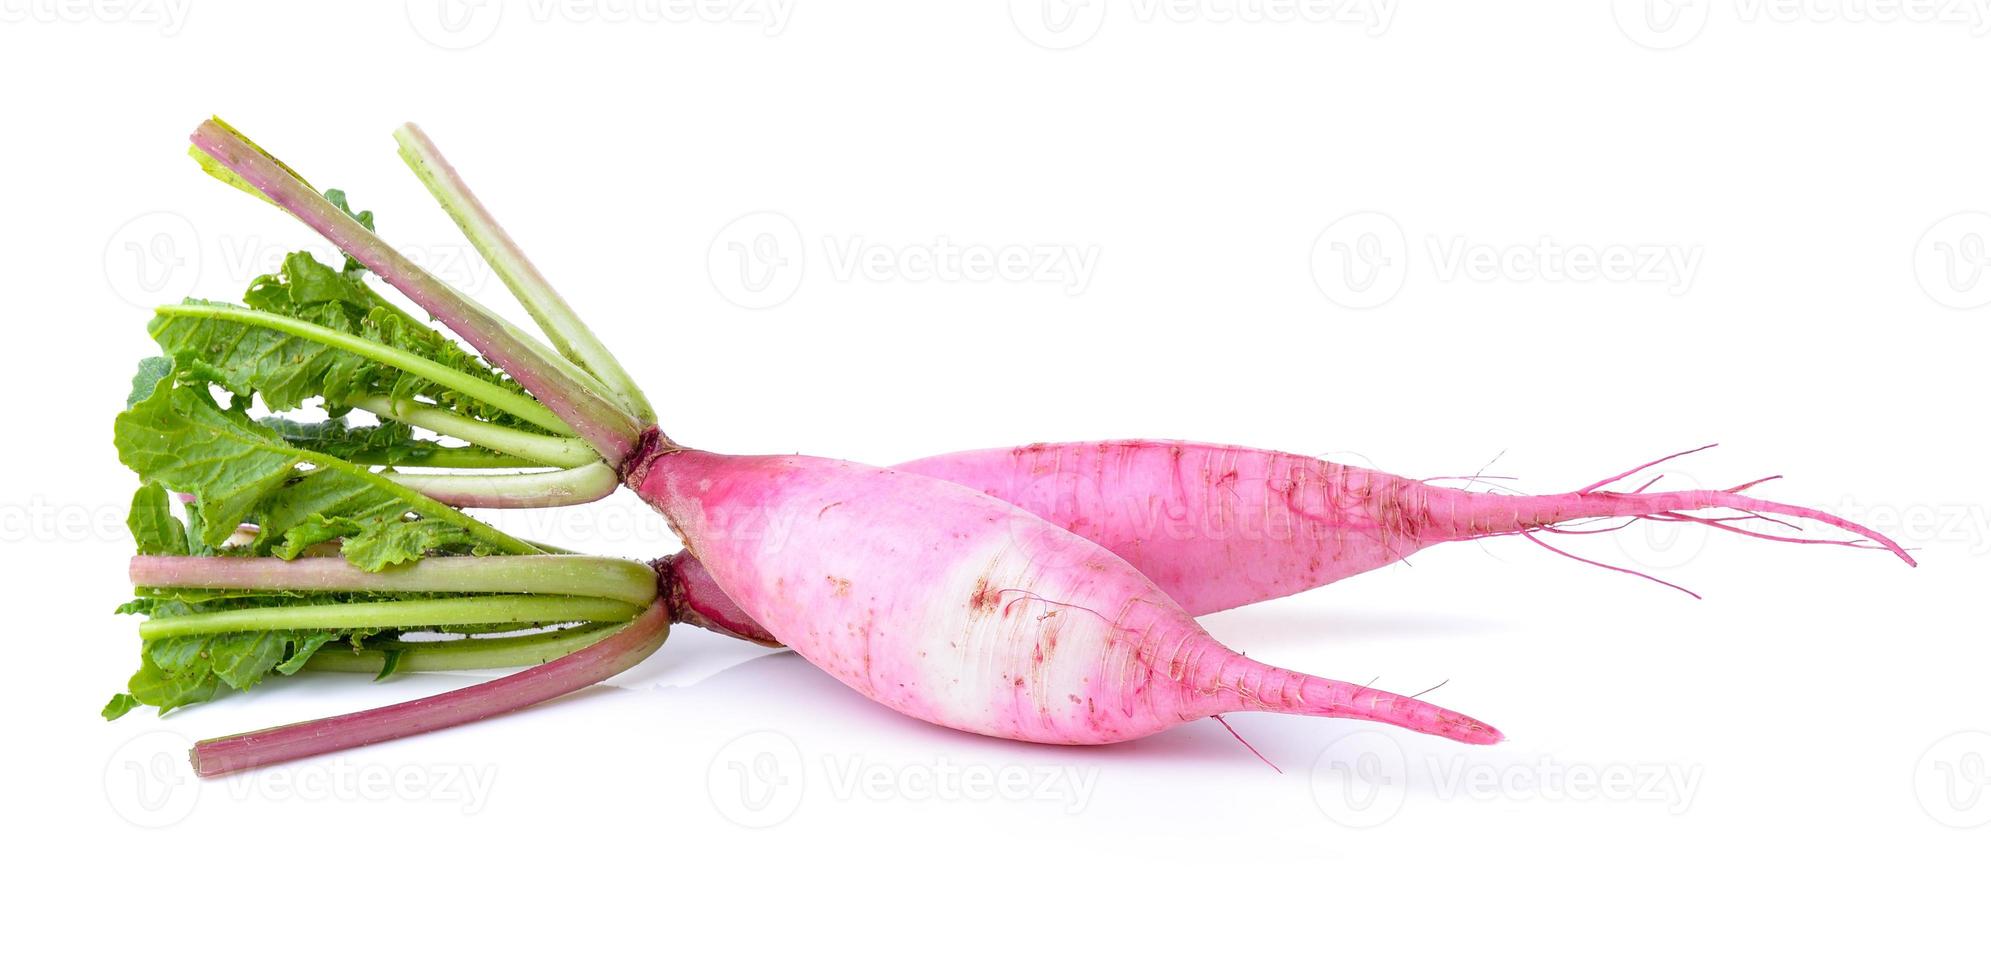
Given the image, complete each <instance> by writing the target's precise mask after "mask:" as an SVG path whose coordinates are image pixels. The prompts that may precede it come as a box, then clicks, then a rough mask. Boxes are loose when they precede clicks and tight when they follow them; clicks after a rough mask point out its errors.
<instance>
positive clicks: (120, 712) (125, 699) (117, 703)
mask: <svg viewBox="0 0 1991 980" xmlns="http://www.w3.org/2000/svg"><path fill="white" fill-rule="evenodd" d="M136 707H138V699H137V698H135V697H132V696H131V695H129V694H113V695H111V700H110V701H109V702H108V703H106V704H105V705H104V711H103V715H104V720H105V721H116V720H118V719H119V718H123V717H124V716H125V714H126V713H127V712H129V711H130V710H131V709H133V708H136Z"/></svg>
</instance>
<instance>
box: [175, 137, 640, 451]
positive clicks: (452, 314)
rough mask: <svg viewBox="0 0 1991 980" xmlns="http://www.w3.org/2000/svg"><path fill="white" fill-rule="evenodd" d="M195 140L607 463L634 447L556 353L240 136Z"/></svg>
mask: <svg viewBox="0 0 1991 980" xmlns="http://www.w3.org/2000/svg"><path fill="white" fill-rule="evenodd" d="M192 139H193V143H194V145H195V146H197V147H199V148H200V149H201V150H202V151H203V152H205V153H207V154H208V156H210V157H212V158H213V160H214V162H215V163H216V164H218V165H220V166H222V167H225V168H227V169H228V170H229V171H230V172H231V173H234V174H235V175H236V176H238V177H240V178H242V179H243V180H245V181H247V182H248V183H249V184H251V185H252V186H254V187H255V188H256V189H257V190H259V191H261V192H262V193H263V195H264V196H266V197H268V198H269V199H270V200H271V201H272V202H274V203H275V204H276V205H277V206H278V207H281V208H282V209H284V210H285V211H286V212H288V213H290V214H291V215H292V216H293V217H296V218H297V219H299V220H301V221H303V222H304V223H305V224H306V225H308V226H310V227H311V228H312V229H313V230H315V231H317V232H318V233H319V234H320V235H323V236H325V238H326V239H327V240H329V241H331V242H332V244H334V245H337V246H338V247H339V249H340V250H341V251H343V252H345V253H346V254H347V255H350V256H352V257H353V258H355V259H357V260H358V261H359V262H360V263H361V264H362V265H364V266H366V267H367V268H368V269H370V270H372V272H373V273H374V274H375V275H378V276H379V277H380V278H382V279H384V280H386V281H387V282H388V283H389V284H391V285H393V286H394V287H395V288H396V289H399V290H400V291H401V292H402V293H403V294H405V295H406V296H408V298H410V299H412V300H414V301H415V303H416V305H418V306H420V307H421V308H422V309H424V310H426V311H428V313H429V315H431V316H433V317H435V318H436V319H438V320H441V321H442V322H443V323H444V324H446V325H447V326H448V327H449V328H450V329H451V330H453V331H455V332H456V334H457V336H459V337H462V338H463V339H464V340H466V341H468V342H469V343H470V345H471V346H472V347H475V348H476V349H477V351H478V353H480V354H482V355H484V357H485V359H486V360H489V361H490V362H491V363H492V364H494V365H496V366H497V367H499V368H500V369H502V370H503V371H505V372H506V373H507V374H510V375H511V376H512V377H513V378H514V379H516V380H517V381H518V382H519V383H520V384H521V385H524V386H525V388H526V390H527V391H530V392H532V394H533V395H534V396H535V397H537V398H538V399H539V400H540V401H542V402H544V403H545V406H546V407H547V408H548V409H550V410H552V412H553V414H555V415H557V416H559V417H560V418H561V419H564V420H565V421H566V422H567V424H568V425H570V426H572V427H573V429H574V431H575V432H576V433H577V434H579V435H580V436H581V438H583V439H586V440H587V442H588V445H590V446H593V447H594V448H595V450H596V451H597V452H599V453H601V455H602V457H603V458H604V459H607V460H608V461H610V462H612V463H618V464H619V463H621V462H622V460H623V459H624V458H625V457H626V456H628V455H629V453H630V450H631V449H633V448H634V447H635V445H636V442H637V439H638V437H639V436H640V434H641V432H642V429H643V425H642V423H640V422H639V421H638V420H637V419H635V418H634V417H633V416H631V415H630V414H629V413H628V412H626V411H624V410H623V409H622V408H620V407H618V406H617V405H615V403H613V402H612V401H609V400H608V399H606V398H604V397H603V396H602V395H601V394H599V393H597V392H596V391H595V390H594V389H593V388H591V387H589V386H588V385H587V384H586V383H584V382H582V381H581V380H579V379H577V378H576V377H574V376H573V374H571V373H569V371H568V370H567V368H566V366H565V365H564V362H561V361H559V360H558V359H557V355H553V354H552V352H550V351H545V350H543V349H541V348H540V347H539V345H538V344H537V343H535V342H534V341H532V339H531V338H530V337H528V336H526V335H524V334H522V333H521V332H520V331H519V330H518V328H516V327H514V326H512V325H511V324H509V323H506V322H505V321H503V320H502V319H500V318H499V317H498V316H497V315H496V314H493V313H492V312H491V311H489V310H487V309H485V308H483V307H482V306H480V305H478V304H477V303H476V302H475V301H473V300H471V299H470V298H469V297H467V296H464V295H463V294H462V293H460V292H458V291H457V290H455V289H454V288H452V287H450V286H449V285H448V284H446V283H444V282H443V281H442V280H440V279H437V278H436V277H435V276H433V275H431V274H430V273H429V272H428V271H427V270H425V269H423V268H422V267H420V266H418V265H416V264H415V263H413V262H411V261H409V260H408V259H407V258H406V257H404V256H402V255H401V254H400V253H398V252H396V251H395V250H394V249H393V248H391V247H390V246H388V245H387V243H386V242H384V241H382V240H381V238H380V237H379V236H378V235H375V234H374V233H373V232H371V231H368V230H367V229H366V227H365V226H363V225H361V224H360V223H359V222H358V221H355V220H354V219H353V218H352V216H351V215H348V214H346V213H345V212H343V211H341V210H339V209H338V208H337V207H334V206H333V205H332V203H331V202H329V201H327V200H325V198H323V197H322V196H320V195H319V194H318V193H317V192H316V191H314V190H312V188H311V186H310V185H309V184H306V183H305V182H304V181H303V180H302V179H300V178H299V177H298V176H297V174H296V173H295V172H294V171H292V170H290V168H288V167H286V166H284V165H283V164H282V163H280V162H278V161H277V160H276V159H275V158H274V157H271V156H270V155H269V154H267V153H265V152H263V151H262V149H261V148H260V147H258V146H256V145H255V144H254V143H251V142H250V141H249V140H248V139H247V138H245V137H244V136H242V134H240V133H237V132H235V131H234V130H233V129H231V128H229V127H228V126H227V125H226V124H225V123H222V122H220V121H219V120H213V119H211V120H208V121H207V122H204V123H202V124H201V125H200V126H199V127H198V128H196V129H195V130H194V132H193V136H192Z"/></svg>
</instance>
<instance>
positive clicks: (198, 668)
mask: <svg viewBox="0 0 1991 980" xmlns="http://www.w3.org/2000/svg"><path fill="white" fill-rule="evenodd" d="M220 686H221V682H220V681H219V680H217V679H216V678H215V676H214V672H213V671H211V670H208V669H207V668H206V666H205V665H194V666H191V667H187V668H185V669H183V670H177V671H169V670H164V669H162V668H160V667H159V666H158V665H157V664H155V663H153V662H152V658H151V657H146V658H145V660H144V662H142V663H140V664H139V666H138V673H135V674H133V675H131V681H130V697H131V699H132V700H133V701H135V702H137V703H139V704H149V705H152V706H153V707H155V708H158V709H159V713H160V714H162V715H163V714H165V713H166V712H168V711H171V710H173V709H174V708H179V707H184V706H186V705H189V704H198V703H200V702H202V701H212V700H213V699H214V696H215V695H216V694H217V693H219V692H220ZM113 700H115V699H113ZM105 710H106V711H109V710H110V706H109V705H106V706H105ZM127 710H128V709H127Z"/></svg>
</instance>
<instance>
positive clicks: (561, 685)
mask: <svg viewBox="0 0 1991 980" xmlns="http://www.w3.org/2000/svg"><path fill="white" fill-rule="evenodd" d="M669 633H670V611H669V608H668V607H667V606H666V604H664V603H662V602H658V603H653V604H651V606H650V607H649V608H648V609H645V610H644V611H643V614H642V615H640V616H638V617H636V619H635V620H633V621H631V622H630V624H629V625H628V626H627V627H625V628H623V629H622V630H620V631H619V632H617V633H615V634H614V635H613V636H610V637H608V638H606V639H603V640H600V641H598V642H596V643H594V644H592V645H590V646H586V647H582V648H581V649H579V650H576V651H574V652H573V653H570V654H568V655H566V656H564V657H561V658H560V659H558V660H555V661H553V662H552V663H547V664H541V665H539V666H537V667H528V668H526V669H525V670H521V671H519V672H518V673H516V674H510V675H507V676H505V677H500V678H498V679H497V680H492V681H485V682H484V683H482V684H473V685H471V686H469V687H466V688H463V689H461V690H456V691H450V692H449V693H447V694H437V695H434V696H432V697H426V698H421V699H418V700H414V701H407V702H403V703H401V704H395V705H388V706H386V707H383V708H372V709H369V710H366V711H356V712H353V713H352V714H345V715H336V716H334V717H331V718H320V719H318V720H316V721H305V722H298V723H297V724H294V725H283V726H280V727H277V728H266V729H263V730H262V731H259V732H248V733H246V734H242V735H230V736H227V737H225V738H211V739H207V740H205V741H202V742H198V743H195V745H194V750H193V763H194V772H195V773H197V774H199V775H201V776H219V775H222V774H225V773H231V772H240V771H242V770H244V769H254V768H256V767H258V766H267V765H274V764H276V763H279V762H289V761H291V760H293V759H303V758H308V757H310V756H314V755H323V754H324V753H327V752H339V751H343V750H345V749H352V748H358V747H360V746H362V745H372V744H373V743H375V742H384V741H387V740H389V739H396V738H402V737H405V736H408V735H419V734H421V733H423V732H432V731H436V730H438V729H442V728H449V727H451V726H454V725H462V724H465V723H468V722H473V721H479V720H482V719H484V718H489V717H491V716H492V715H499V714H504V713H505V712H507V711H516V710H518V709H520V708H524V707H529V706H531V705H535V704H538V703H540V702H542V701H550V700H552V699H554V698H557V697H559V696H561V695H563V694H571V693H573V692H574V691H578V690H581V689H582V688H585V687H588V686H589V685H592V684H596V683H599V682H601V681H604V680H607V679H608V678H610V677H614V676H615V675H617V674H619V673H622V672H623V671H625V670H628V669H629V668H630V667H633V666H635V665H636V664H637V663H639V662H641V661H642V660H643V658H645V657H647V656H649V655H650V654H651V653H652V652H654V651H655V650H656V649H657V647H659V646H661V645H663V642H664V638H665V637H666V636H667V635H669Z"/></svg>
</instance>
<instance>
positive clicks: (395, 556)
mask: <svg viewBox="0 0 1991 980" xmlns="http://www.w3.org/2000/svg"><path fill="white" fill-rule="evenodd" d="M442 552H447V553H449V554H453V555H459V554H464V553H466V552H467V553H469V554H473V555H488V554H490V553H491V549H490V547H489V546H488V545H486V544H484V543H483V542H481V541H478V540H476V539H475V538H472V537H471V536H470V535H469V534H468V533H467V532H465V531H464V530H463V529H462V528H460V527H454V526H451V525H449V524H444V523H443V522H441V521H426V520H424V521H392V520H381V521H375V522H373V524H372V525H371V526H368V527H367V528H365V529H364V530H362V531H360V532H359V533H357V534H353V535H351V536H349V537H347V538H346V543H345V548H344V552H343V554H345V556H346V560H347V561H350V562H352V563H353V564H355V565H358V566H359V567H361V568H364V569H367V570H369V571H379V570H380V569H383V568H387V567H389V566H393V565H399V564H401V563H403V562H409V561H414V560H415V559H417V558H420V557H422V556H423V555H428V554H437V553H442Z"/></svg>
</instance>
